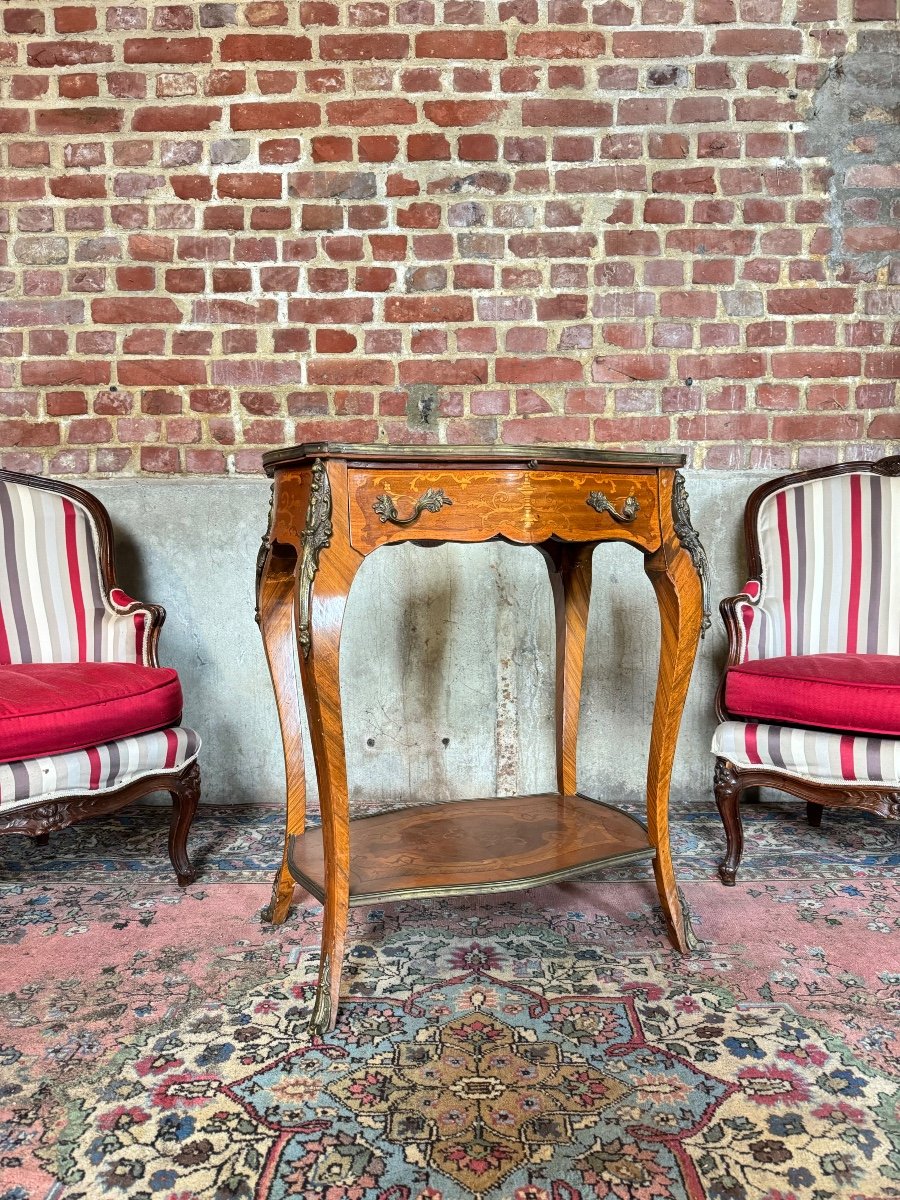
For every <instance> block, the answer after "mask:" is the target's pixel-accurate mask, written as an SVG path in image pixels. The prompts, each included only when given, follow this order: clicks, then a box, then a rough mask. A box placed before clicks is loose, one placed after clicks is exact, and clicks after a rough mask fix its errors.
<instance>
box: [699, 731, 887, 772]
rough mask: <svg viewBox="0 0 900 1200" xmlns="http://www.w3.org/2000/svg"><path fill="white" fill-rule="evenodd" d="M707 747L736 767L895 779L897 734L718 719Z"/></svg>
mask: <svg viewBox="0 0 900 1200" xmlns="http://www.w3.org/2000/svg"><path fill="white" fill-rule="evenodd" d="M712 752H713V754H716V755H718V756H719V757H720V758H727V759H728V760H729V762H732V763H734V765H735V766H736V767H749V768H753V767H762V768H764V769H767V770H772V771H777V772H779V773H781V774H783V775H793V776H796V777H798V778H801V779H808V780H811V781H813V782H814V783H830V784H842V783H869V784H875V785H881V786H885V787H890V786H897V784H898V783H900V739H897V738H880V737H865V736H862V735H852V734H843V733H826V732H825V731H824V730H821V729H795V728H793V727H791V726H789V725H763V724H760V723H758V722H756V721H750V722H746V723H745V722H743V721H723V722H722V724H721V725H719V726H718V728H717V729H716V732H715V734H714V735H713V744H712Z"/></svg>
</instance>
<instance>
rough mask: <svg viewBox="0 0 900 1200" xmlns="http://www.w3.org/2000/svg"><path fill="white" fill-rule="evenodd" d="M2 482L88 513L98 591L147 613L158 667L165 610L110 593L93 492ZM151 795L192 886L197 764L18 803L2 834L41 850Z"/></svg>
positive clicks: (3, 815) (22, 479) (3, 476)
mask: <svg viewBox="0 0 900 1200" xmlns="http://www.w3.org/2000/svg"><path fill="white" fill-rule="evenodd" d="M0 482H8V483H17V484H22V485H23V486H25V487H30V488H41V489H43V490H44V491H48V492H55V493H57V494H58V495H61V496H67V497H68V498H69V499H70V500H74V501H75V502H76V503H77V504H80V505H81V506H82V507H83V508H84V509H86V510H87V512H88V514H89V515H90V517H91V520H92V522H93V525H94V530H95V532H96V535H97V543H96V547H95V549H96V552H97V560H98V568H99V572H98V573H99V580H100V588H101V591H102V593H103V598H104V601H105V602H106V604H107V605H109V607H110V609H111V610H113V611H114V612H115V613H116V614H117V615H118V616H122V617H127V616H131V615H132V614H134V613H137V612H142V613H145V614H146V620H145V625H144V663H145V665H146V666H148V667H157V666H159V659H158V657H157V646H158V643H159V632H160V629H161V628H162V625H163V622H164V621H165V619H166V610H165V609H164V608H162V607H161V606H160V605H159V604H144V603H141V602H140V601H137V600H132V599H131V598H130V597H129V598H128V603H127V604H124V603H118V602H117V601H116V600H115V599H114V598H113V595H112V593H113V592H114V591H120V592H121V591H122V589H120V588H119V587H118V585H117V583H116V571H115V551H114V541H113V532H112V522H111V521H110V518H109V513H108V512H107V511H106V509H105V508H104V507H103V505H102V504H101V503H100V501H99V500H98V499H97V498H96V496H93V495H91V493H90V492H86V491H84V489H83V488H79V487H76V486H75V485H74V484H72V483H63V482H61V481H60V480H57V479H45V478H42V477H39V476H34V475H25V474H21V473H20V472H17V471H6V470H2V469H0ZM122 595H123V596H125V593H124V592H122ZM152 792H168V793H169V795H170V796H171V798H172V815H171V819H170V823H169V842H168V850H169V858H170V860H171V862H172V866H173V868H174V869H175V874H176V876H177V878H178V883H179V884H180V885H181V886H182V887H186V886H187V885H188V884H190V883H193V881H194V879H195V878H196V871H195V870H194V867H193V866H192V864H191V861H190V858H189V857H188V852H187V835H188V831H189V830H190V827H191V822H192V821H193V819H194V815H195V813H196V811H197V803H198V801H199V799H200V766H199V764H198V762H197V761H196V759H194V760H193V761H192V762H190V763H188V764H187V765H186V766H185V767H184V768H183V770H181V771H180V772H178V773H177V774H176V773H174V772H172V771H156V772H152V773H150V774H147V775H143V776H141V777H140V778H139V779H133V780H131V781H130V782H128V783H125V784H122V785H120V786H119V787H110V788H100V789H98V790H96V791H88V792H83V793H79V794H73V795H70V796H57V797H55V798H53V799H52V800H45V799H43V798H42V797H40V796H37V797H35V799H34V801H33V802H30V803H27V804H17V805H16V806H15V808H12V809H10V810H8V811H6V812H4V811H3V810H0V835H2V834H5V833H19V834H26V835H29V836H30V837H32V838H34V840H35V841H36V842H37V844H38V845H46V844H47V842H48V840H49V836H50V834H51V833H55V832H57V831H58V830H60V829H64V828H66V827H67V826H69V825H75V824H77V823H78V822H80V821H85V820H87V819H89V818H90V817H94V816H101V815H104V814H106V813H111V812H115V811H117V810H118V809H120V808H124V807H125V806H126V805H128V804H132V803H133V802H134V801H135V800H139V799H140V798H141V797H142V796H147V795H149V794H151V793H152Z"/></svg>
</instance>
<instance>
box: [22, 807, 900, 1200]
mask: <svg viewBox="0 0 900 1200" xmlns="http://www.w3.org/2000/svg"><path fill="white" fill-rule="evenodd" d="M675 817H676V840H675V844H676V849H677V852H678V862H677V869H678V872H679V875H680V878H681V880H682V883H683V887H684V891H685V894H686V897H687V900H688V903H689V905H690V907H691V909H692V912H693V916H694V924H695V930H696V932H697V935H698V937H699V939H700V945H699V948H698V950H697V951H695V953H694V954H693V955H691V956H690V957H689V958H681V957H680V956H679V955H678V954H676V953H675V952H674V951H672V950H671V949H670V948H669V947H668V944H667V943H666V941H665V938H664V933H663V927H662V917H661V914H660V912H659V910H658V909H657V908H656V905H655V890H654V887H653V883H652V878H651V876H650V873H649V871H645V869H644V868H643V867H637V868H632V869H631V874H630V875H629V873H628V872H627V871H626V872H622V871H620V872H619V873H618V874H617V875H616V876H615V877H614V878H610V877H607V879H605V880H603V881H598V882H591V883H584V882H582V883H577V884H574V883H573V884H565V885H560V886H556V887H548V888H543V889H540V890H537V891H533V892H521V893H513V894H507V895H504V896H494V897H490V898H487V899H482V900H476V899H466V898H461V899H454V900H452V901H450V900H440V901H433V902H428V903H426V902H402V903H397V904H393V905H385V906H383V907H379V908H371V909H356V910H352V911H351V930H350V937H349V939H348V946H349V950H348V955H347V963H346V969H345V973H344V986H343V994H342V1003H341V1009H340V1015H339V1022H338V1027H337V1029H336V1031H335V1032H334V1033H333V1034H330V1035H329V1036H328V1037H326V1038H324V1039H321V1040H319V1039H312V1038H311V1037H310V1036H309V1034H308V1032H307V1028H306V1025H307V1020H308V1016H309V1012H310V1008H311V1004H312V994H313V981H314V977H315V969H316V965H317V949H316V948H317V944H318V936H319V927H320V919H321V910H320V908H319V906H318V905H317V904H316V903H315V902H314V901H312V900H310V899H308V898H306V897H304V895H303V894H302V893H301V892H300V891H299V889H298V891H297V894H296V899H297V908H296V910H295V911H294V912H293V914H292V915H291V917H290V918H289V920H288V923H287V924H286V925H285V926H283V927H282V928H281V929H279V930H272V929H271V928H270V927H267V926H264V925H262V924H261V923H260V921H259V915H258V914H259V910H260V909H261V908H262V906H263V904H264V903H265V902H266V900H267V899H268V894H269V886H268V877H269V872H270V870H271V869H272V868H273V866H274V862H273V861H272V860H273V859H274V856H275V854H276V852H277V829H278V814H277V813H262V814H260V813H259V812H258V811H257V812H248V811H247V810H243V812H241V811H240V810H234V809H232V810H228V811H224V812H223V811H219V812H215V811H212V810H205V811H203V812H202V814H201V816H200V818H199V821H198V824H197V826H196V834H195V835H194V838H193V845H195V846H196V847H197V849H198V851H199V853H198V854H197V857H198V859H199V860H200V863H201V866H202V869H203V872H204V875H203V878H202V880H201V881H199V882H198V883H197V884H196V885H194V886H193V887H191V888H189V889H187V890H186V891H184V892H180V891H179V890H178V889H177V888H176V887H175V886H174V881H173V880H171V879H170V876H169V872H168V867H167V864H166V863H165V862H164V855H163V841H164V839H163V830H164V825H165V813H164V812H159V811H157V810H152V809H151V810H146V809H145V810H142V811H140V812H137V811H135V812H132V813H130V814H129V813H128V812H127V811H126V812H125V813H123V814H119V815H118V817H112V818H109V819H108V820H106V821H97V822H93V823H90V824H86V825H82V826H81V827H79V828H78V829H72V830H68V831H66V832H65V833H64V834H60V835H58V836H57V837H56V838H54V839H53V842H52V843H51V846H50V848H49V850H48V849H41V848H38V847H33V846H32V845H31V843H29V842H27V841H25V839H6V841H5V842H4V843H3V845H2V847H0V853H2V854H4V855H6V856H7V857H6V860H5V861H6V864H7V865H6V872H5V875H4V878H5V880H6V882H5V883H3V884H0V886H2V888H3V895H4V910H3V912H4V915H3V921H2V923H0V942H2V943H3V949H2V966H0V992H2V993H4V994H5V998H4V999H3V1000H2V1001H0V1003H2V1006H3V1008H2V1019H0V1198H2V1200H95V1198H99V1197H107V1196H109V1197H116V1198H117V1200H233V1198H238V1200H281V1198H282V1197H295V1196H299V1197H309V1198H314V1200H463V1198H466V1200H468V1198H470V1197H474V1198H476V1200H606V1198H615V1200H831V1198H835V1200H888V1198H891V1197H900V1119H898V1117H900V1065H898V1064H900V1031H898V1013H900V986H898V985H900V961H898V959H900V955H898V950H897V947H898V942H900V936H898V935H900V884H898V881H897V879H896V870H895V864H896V862H897V861H898V858H900V854H898V850H900V830H898V828H897V827H896V826H891V825H888V824H887V823H885V822H881V821H877V820H875V819H874V818H869V817H867V816H865V815H864V814H859V813H827V814H826V819H825V823H824V824H823V828H822V830H821V831H811V830H808V829H807V827H806V826H805V823H804V822H803V821H802V818H801V816H800V814H799V813H798V811H797V809H796V808H794V807H791V806H790V805H784V806H780V805H777V804H771V805H765V806H759V808H758V809H753V808H751V809H749V810H748V812H747V816H746V829H747V835H748V836H747V841H748V846H750V847H753V853H752V854H751V855H749V856H748V859H747V863H746V867H745V870H744V882H741V883H739V884H738V886H737V887H736V888H734V889H730V890H728V891H726V890H725V889H724V888H723V887H722V886H721V885H720V884H719V882H718V881H717V880H716V879H714V878H712V876H713V869H714V861H715V858H716V857H718V854H719V853H720V841H721V833H720V827H719V826H718V818H717V817H715V814H713V813H710V812H709V811H701V810H699V809H698V810H696V811H694V810H689V809H683V810H681V811H679V812H677V813H676V814H675ZM8 847H10V848H11V849H10V850H9V851H8V850H7V848H8Z"/></svg>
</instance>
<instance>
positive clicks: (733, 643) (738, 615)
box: [716, 579, 762, 721]
mask: <svg viewBox="0 0 900 1200" xmlns="http://www.w3.org/2000/svg"><path fill="white" fill-rule="evenodd" d="M761 596H762V582H761V580H759V579H750V580H748V581H747V583H745V584H744V588H743V591H740V592H738V594H737V595H736V596H726V597H725V599H724V600H723V601H722V602H721V603H720V605H719V612H720V613H721V616H722V620H723V622H724V624H725V633H726V635H727V637H728V659H727V661H726V663H725V671H724V672H723V673H722V678H721V680H720V681H719V687H718V691H717V692H716V715H717V716H718V718H719V720H720V721H727V720H729V719H730V714H729V712H728V709H727V708H726V707H725V675H726V673H727V671H728V668H729V667H733V666H736V665H737V663H741V662H746V660H747V658H748V657H749V655H748V647H747V642H748V636H747V635H748V633H749V631H750V629H751V628H752V626H753V621H754V619H755V617H756V615H757V612H758V611H759V609H758V606H759V602H760V598H761Z"/></svg>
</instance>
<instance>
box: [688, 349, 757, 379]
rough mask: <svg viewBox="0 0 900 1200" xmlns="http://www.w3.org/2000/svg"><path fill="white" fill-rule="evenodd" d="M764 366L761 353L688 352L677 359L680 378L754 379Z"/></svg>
mask: <svg viewBox="0 0 900 1200" xmlns="http://www.w3.org/2000/svg"><path fill="white" fill-rule="evenodd" d="M765 368H766V359H765V355H763V354H752V353H751V354H689V355H685V356H684V357H682V358H679V359H678V376H679V378H680V379H688V378H690V379H755V378H758V377H759V376H761V375H763V374H765Z"/></svg>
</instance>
